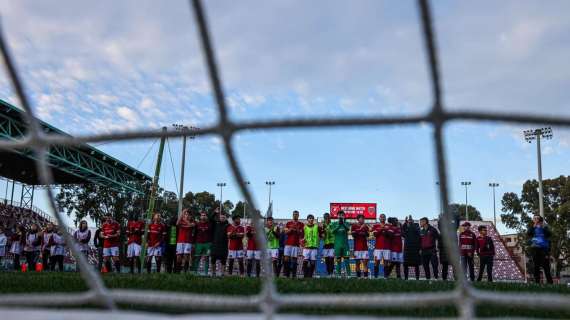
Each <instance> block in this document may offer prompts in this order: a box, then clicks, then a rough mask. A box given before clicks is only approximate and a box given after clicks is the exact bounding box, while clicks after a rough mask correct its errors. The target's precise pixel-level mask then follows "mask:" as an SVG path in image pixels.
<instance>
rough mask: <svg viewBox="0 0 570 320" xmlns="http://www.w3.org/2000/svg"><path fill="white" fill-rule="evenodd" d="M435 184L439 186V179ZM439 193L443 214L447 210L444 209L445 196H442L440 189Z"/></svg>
mask: <svg viewBox="0 0 570 320" xmlns="http://www.w3.org/2000/svg"><path fill="white" fill-rule="evenodd" d="M435 184H436V185H438V186H439V181H436V182H435ZM437 194H438V195H439V199H440V200H439V201H440V202H441V207H440V208H441V214H442V215H443V213H444V212H445V210H443V197H442V196H441V192H439V190H438V193H437Z"/></svg>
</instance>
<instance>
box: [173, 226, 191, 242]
mask: <svg viewBox="0 0 570 320" xmlns="http://www.w3.org/2000/svg"><path fill="white" fill-rule="evenodd" d="M193 231H194V226H193V225H191V224H184V223H180V224H178V225H177V226H176V243H192V240H193V239H192V234H193Z"/></svg>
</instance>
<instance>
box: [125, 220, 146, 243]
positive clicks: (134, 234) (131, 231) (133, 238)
mask: <svg viewBox="0 0 570 320" xmlns="http://www.w3.org/2000/svg"><path fill="white" fill-rule="evenodd" d="M143 234H144V222H143V221H136V220H131V221H129V222H128V223H127V237H128V239H127V244H131V243H136V244H141V242H142V240H141V239H142V235H143Z"/></svg>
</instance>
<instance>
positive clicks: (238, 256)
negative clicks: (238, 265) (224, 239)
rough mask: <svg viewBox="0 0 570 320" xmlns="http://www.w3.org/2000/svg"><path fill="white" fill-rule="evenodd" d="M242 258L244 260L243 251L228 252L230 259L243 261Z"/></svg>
mask: <svg viewBox="0 0 570 320" xmlns="http://www.w3.org/2000/svg"><path fill="white" fill-rule="evenodd" d="M242 258H243V250H229V251H228V259H242Z"/></svg>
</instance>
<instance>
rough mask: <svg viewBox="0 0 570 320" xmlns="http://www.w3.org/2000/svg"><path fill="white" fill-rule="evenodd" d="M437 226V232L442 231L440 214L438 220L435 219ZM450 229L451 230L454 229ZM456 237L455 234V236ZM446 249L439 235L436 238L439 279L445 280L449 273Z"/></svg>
mask: <svg viewBox="0 0 570 320" xmlns="http://www.w3.org/2000/svg"><path fill="white" fill-rule="evenodd" d="M437 228H438V229H439V232H440V233H442V232H443V231H442V229H443V220H442V217H441V216H440V217H439V219H438V221H437ZM456 229H457V228H455V229H452V230H456ZM454 236H455V235H454ZM455 237H457V236H455ZM445 250H447V248H446V246H445V240H444V239H443V236H442V235H440V237H439V239H438V240H437V251H438V252H439V263H440V264H441V279H442V280H444V281H445V280H447V275H448V273H449V259H448V257H447V251H445Z"/></svg>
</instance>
